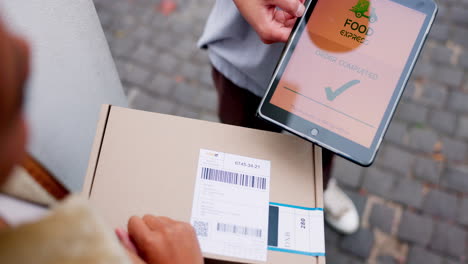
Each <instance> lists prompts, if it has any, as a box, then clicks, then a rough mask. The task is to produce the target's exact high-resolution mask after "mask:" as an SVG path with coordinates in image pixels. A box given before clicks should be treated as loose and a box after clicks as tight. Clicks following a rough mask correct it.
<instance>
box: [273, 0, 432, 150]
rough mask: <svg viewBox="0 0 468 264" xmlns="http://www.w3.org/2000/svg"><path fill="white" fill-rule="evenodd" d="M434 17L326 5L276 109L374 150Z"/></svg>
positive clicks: (336, 2) (357, 2) (382, 4)
mask: <svg viewBox="0 0 468 264" xmlns="http://www.w3.org/2000/svg"><path fill="white" fill-rule="evenodd" d="M425 19H426V14H424V13H421V12H419V11H416V10H413V9H411V8H408V7H406V6H403V5H401V4H398V3H395V2H393V1H390V0H375V1H368V0H318V2H317V4H316V6H315V9H314V11H313V13H312V15H311V16H310V19H309V21H308V23H307V26H306V29H305V30H304V31H303V32H302V36H300V39H299V41H298V42H297V46H296V47H295V48H294V52H293V53H292V55H291V58H290V60H289V63H288V65H287V66H286V68H285V70H284V73H283V75H282V77H281V79H280V80H279V83H278V86H277V87H276V90H275V92H274V94H273V96H272V97H271V100H270V103H271V104H273V105H276V106H278V107H280V108H282V109H284V110H286V111H288V112H290V113H293V114H295V115H297V116H300V117H302V118H304V119H306V120H308V121H310V122H312V123H314V124H317V125H319V126H321V127H322V128H325V129H328V130H330V131H332V132H334V133H336V134H338V135H340V136H343V137H345V138H347V139H349V140H351V141H354V142H356V143H358V144H360V145H362V146H364V147H366V148H370V146H371V144H372V142H373V140H374V137H375V135H376V132H377V130H378V128H379V126H380V123H381V121H382V118H383V116H384V113H385V111H386V109H387V107H388V104H389V102H390V99H391V97H392V95H393V93H394V91H395V88H396V87H397V83H398V81H399V79H400V77H401V75H402V72H403V70H404V67H405V65H406V62H407V60H408V57H409V56H410V53H411V50H412V49H413V46H414V44H415V42H416V39H417V37H418V35H419V33H420V30H421V28H422V26H423V23H424V21H425Z"/></svg>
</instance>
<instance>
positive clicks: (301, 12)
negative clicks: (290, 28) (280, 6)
mask: <svg viewBox="0 0 468 264" xmlns="http://www.w3.org/2000/svg"><path fill="white" fill-rule="evenodd" d="M304 11H305V6H304V5H303V4H299V7H298V8H297V11H296V16H297V17H301V16H302V15H304Z"/></svg>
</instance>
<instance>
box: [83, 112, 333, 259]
mask: <svg viewBox="0 0 468 264" xmlns="http://www.w3.org/2000/svg"><path fill="white" fill-rule="evenodd" d="M200 149H209V150H215V151H219V152H225V153H232V154H236V155H242V156H247V157H253V158H257V159H263V160H269V161H271V182H270V202H278V203H284V204H290V205H296V206H303V207H320V208H323V200H322V197H323V191H322V167H321V164H322V163H321V149H320V148H319V147H313V145H311V144H310V143H308V142H306V141H303V140H302V139H299V138H297V137H295V136H290V135H284V134H278V133H271V132H265V131H260V130H254V129H247V128H242V127H236V126H229V125H223V124H218V123H211V122H206V121H199V120H192V119H187V118H181V117H176V116H169V115H162V114H156V113H149V112H143V111H137V110H130V109H125V108H120V107H115V106H108V105H106V106H103V109H102V112H101V117H100V121H99V124H98V130H97V134H96V138H95V142H94V146H93V151H92V153H91V157H90V163H89V168H88V173H87V176H86V179H85V184H84V190H83V191H84V193H85V194H86V195H88V196H89V199H90V201H91V203H92V204H93V205H94V206H95V207H96V208H97V209H98V210H99V211H100V213H101V214H102V215H103V217H104V219H105V220H106V221H107V222H108V223H109V225H110V226H112V227H123V226H126V223H127V220H128V218H129V216H132V215H144V214H154V215H164V216H169V217H171V218H174V219H176V220H180V221H187V222H189V221H190V218H191V212H192V200H193V195H194V184H195V181H196V174H197V166H198V158H199V153H200ZM204 256H205V257H206V258H207V259H214V260H222V261H232V262H243V261H244V262H245V260H242V259H237V258H230V257H225V256H219V255H212V254H204ZM267 259H268V260H267V263H297V264H300V263H325V258H324V257H316V256H306V255H299V254H292V253H285V252H277V251H268V257H267ZM260 263H261V262H260Z"/></svg>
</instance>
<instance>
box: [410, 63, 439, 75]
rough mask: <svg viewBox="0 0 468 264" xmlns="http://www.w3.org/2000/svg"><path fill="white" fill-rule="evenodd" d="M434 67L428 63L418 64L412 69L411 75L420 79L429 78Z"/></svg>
mask: <svg viewBox="0 0 468 264" xmlns="http://www.w3.org/2000/svg"><path fill="white" fill-rule="evenodd" d="M434 71H435V69H434V66H433V65H432V64H430V63H425V62H418V63H417V64H416V66H415V67H414V71H413V75H414V76H415V77H420V78H429V77H431V76H432V74H433V73H434Z"/></svg>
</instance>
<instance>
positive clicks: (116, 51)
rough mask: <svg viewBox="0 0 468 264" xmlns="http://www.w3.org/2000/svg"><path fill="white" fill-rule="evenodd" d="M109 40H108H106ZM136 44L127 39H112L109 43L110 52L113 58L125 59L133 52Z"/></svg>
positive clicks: (132, 40)
mask: <svg viewBox="0 0 468 264" xmlns="http://www.w3.org/2000/svg"><path fill="white" fill-rule="evenodd" d="M108 40H109V39H108ZM136 45H137V42H136V41H135V40H134V39H132V38H129V37H120V38H114V39H113V41H112V42H110V46H109V47H110V50H111V52H112V55H113V56H114V57H126V56H129V54H130V53H131V52H132V51H133V49H134V48H135V46H136Z"/></svg>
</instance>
